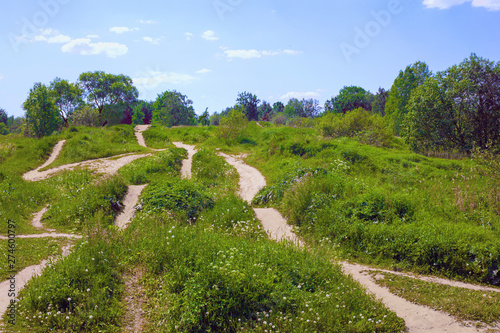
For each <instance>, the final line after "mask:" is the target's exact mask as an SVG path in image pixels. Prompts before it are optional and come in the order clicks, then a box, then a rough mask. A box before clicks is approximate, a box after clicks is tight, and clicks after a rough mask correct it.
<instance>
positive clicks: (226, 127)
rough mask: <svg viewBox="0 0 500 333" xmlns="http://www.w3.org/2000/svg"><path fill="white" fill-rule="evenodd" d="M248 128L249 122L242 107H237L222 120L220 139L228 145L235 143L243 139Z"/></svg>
mask: <svg viewBox="0 0 500 333" xmlns="http://www.w3.org/2000/svg"><path fill="white" fill-rule="evenodd" d="M247 126H248V120H247V117H246V115H245V113H244V112H243V109H242V107H241V106H235V107H234V108H232V109H231V110H230V111H229V113H228V114H227V116H225V117H223V118H222V119H221V120H220V125H219V139H223V140H224V141H226V143H228V144H232V143H235V142H237V141H239V140H241V139H242V138H243V136H244V135H245V129H246V128H247Z"/></svg>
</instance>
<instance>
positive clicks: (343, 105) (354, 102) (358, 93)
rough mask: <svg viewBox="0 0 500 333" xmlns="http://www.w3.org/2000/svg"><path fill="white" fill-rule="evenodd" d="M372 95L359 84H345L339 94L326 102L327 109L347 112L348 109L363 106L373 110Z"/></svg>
mask: <svg viewBox="0 0 500 333" xmlns="http://www.w3.org/2000/svg"><path fill="white" fill-rule="evenodd" d="M371 104H372V95H371V93H370V92H368V91H366V90H365V89H363V88H361V87H357V86H349V87H347V86H345V87H344V88H342V89H340V91H339V94H338V95H337V96H336V97H335V98H332V100H330V101H327V103H325V110H332V111H333V112H335V113H342V114H345V113H346V112H348V111H351V110H355V109H358V108H363V109H365V110H371Z"/></svg>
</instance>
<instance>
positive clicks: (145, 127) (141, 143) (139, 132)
mask: <svg viewBox="0 0 500 333" xmlns="http://www.w3.org/2000/svg"><path fill="white" fill-rule="evenodd" d="M150 127H151V125H137V126H136V127H135V128H134V129H135V137H136V138H137V143H138V144H139V146H143V147H146V141H145V140H144V136H143V135H142V132H144V131H147V130H148V129H149V128H150ZM146 148H147V147H146Z"/></svg>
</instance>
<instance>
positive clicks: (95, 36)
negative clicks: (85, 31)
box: [85, 35, 101, 38]
mask: <svg viewBox="0 0 500 333" xmlns="http://www.w3.org/2000/svg"><path fill="white" fill-rule="evenodd" d="M85 37H86V38H101V37H99V35H87V36H85Z"/></svg>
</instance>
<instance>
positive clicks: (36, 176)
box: [23, 154, 151, 182]
mask: <svg viewBox="0 0 500 333" xmlns="http://www.w3.org/2000/svg"><path fill="white" fill-rule="evenodd" d="M147 156H151V154H140V155H131V154H124V155H118V156H112V157H106V158H100V159H96V160H90V161H83V162H77V163H71V164H65V165H61V166H58V167H55V168H52V169H48V170H44V171H39V170H38V169H35V170H31V171H28V172H27V173H25V174H24V175H23V178H24V180H27V181H32V182H36V181H40V180H44V179H47V178H50V177H52V176H54V175H55V174H56V173H58V172H61V171H64V170H73V169H75V168H77V167H87V168H89V169H91V170H96V171H97V172H99V173H104V174H107V175H113V174H115V173H116V172H117V171H118V170H119V169H120V168H121V167H124V166H125V165H127V164H130V163H132V162H133V161H135V160H137V159H139V158H144V157H147Z"/></svg>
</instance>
